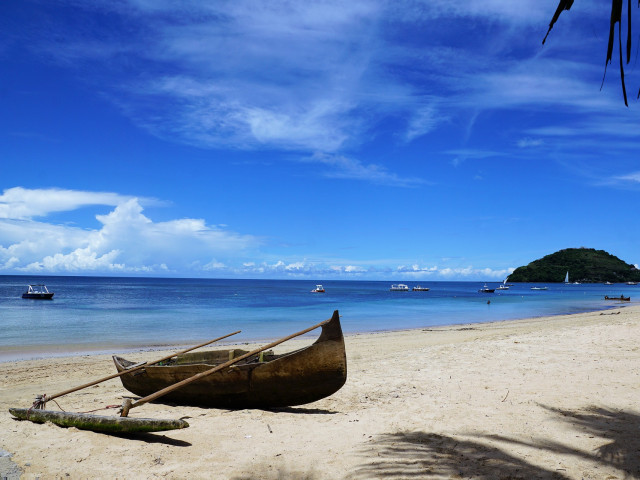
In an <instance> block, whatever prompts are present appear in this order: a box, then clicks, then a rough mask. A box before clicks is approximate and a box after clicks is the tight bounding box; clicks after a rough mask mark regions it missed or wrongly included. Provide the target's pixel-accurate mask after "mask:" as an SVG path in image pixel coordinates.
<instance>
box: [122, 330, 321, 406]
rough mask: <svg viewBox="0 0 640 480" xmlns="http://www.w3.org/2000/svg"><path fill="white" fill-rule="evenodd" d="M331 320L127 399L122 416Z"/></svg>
mask: <svg viewBox="0 0 640 480" xmlns="http://www.w3.org/2000/svg"><path fill="white" fill-rule="evenodd" d="M330 321H331V319H329V320H325V321H323V322H320V323H318V324H317V325H314V326H313V327H309V328H305V329H304V330H301V331H300V332H298V333H294V334H292V335H289V336H288V337H285V338H281V339H280V340H277V341H275V342H272V343H270V344H269V345H265V346H264V347H260V348H256V349H255V350H252V351H250V352H249V353H245V354H244V355H240V356H239V357H237V358H234V359H233V360H229V361H228V362H225V363H223V364H221V365H218V366H217V367H213V368H211V369H209V370H205V371H204V372H200V373H197V374H195V375H194V376H192V377H189V378H185V379H184V380H182V381H180V382H177V383H174V384H173V385H169V386H168V387H165V388H163V389H162V390H158V391H157V392H155V393H152V394H151V395H148V396H146V397H144V398H141V399H139V400H136V401H135V402H131V400H130V399H127V400H125V402H124V404H123V405H122V411H121V413H120V416H121V417H126V416H127V415H128V414H129V410H131V409H132V408H135V407H139V406H140V405H144V404H145V403H148V402H152V401H154V400H157V399H158V398H160V397H162V396H163V395H166V394H167V393H170V392H173V391H174V390H177V389H178V388H180V387H184V386H185V385H187V384H189V383H191V382H195V381H196V380H200V379H201V378H202V377H206V376H208V375H211V374H212V373H215V372H217V371H219V370H222V369H223V368H227V367H229V366H231V365H233V364H234V363H237V362H239V361H240V360H244V359H245V358H247V357H250V356H251V355H255V354H256V353H260V352H262V351H264V350H267V349H268V348H272V347H275V346H276V345H280V344H281V343H284V342H286V341H287V340H291V339H292V338H295V337H299V336H300V335H304V334H305V333H308V332H310V331H311V330H315V329H316V328H318V327H321V326H323V325H325V324H326V323H329V322H330Z"/></svg>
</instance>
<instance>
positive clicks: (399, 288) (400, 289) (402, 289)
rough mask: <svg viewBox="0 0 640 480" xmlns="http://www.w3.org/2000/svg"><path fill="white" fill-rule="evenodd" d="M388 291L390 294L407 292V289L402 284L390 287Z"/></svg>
mask: <svg viewBox="0 0 640 480" xmlns="http://www.w3.org/2000/svg"><path fill="white" fill-rule="evenodd" d="M389 290H390V291H391V292H408V291H409V287H408V286H407V285H405V284H404V283H399V284H397V285H391V288H390V289H389Z"/></svg>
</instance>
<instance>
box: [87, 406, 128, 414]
mask: <svg viewBox="0 0 640 480" xmlns="http://www.w3.org/2000/svg"><path fill="white" fill-rule="evenodd" d="M110 408H120V405H107V406H105V407H102V408H96V409H95V410H87V411H86V412H78V413H93V412H98V411H100V410H108V409H110Z"/></svg>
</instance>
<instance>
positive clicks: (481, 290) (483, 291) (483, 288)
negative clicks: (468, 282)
mask: <svg viewBox="0 0 640 480" xmlns="http://www.w3.org/2000/svg"><path fill="white" fill-rule="evenodd" d="M495 291H496V289H495V288H489V287H488V286H487V284H486V283H485V284H484V287H482V288H481V289H480V290H478V292H480V293H493V292H495Z"/></svg>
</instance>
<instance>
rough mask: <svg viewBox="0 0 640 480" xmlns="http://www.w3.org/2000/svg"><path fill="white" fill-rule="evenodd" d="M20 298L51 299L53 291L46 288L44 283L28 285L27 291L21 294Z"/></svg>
mask: <svg viewBox="0 0 640 480" xmlns="http://www.w3.org/2000/svg"><path fill="white" fill-rule="evenodd" d="M22 298H31V299H34V300H51V299H52V298H53V292H50V291H49V290H47V286H46V285H42V284H40V285H29V286H28V288H27V291H26V292H24V293H23V294H22Z"/></svg>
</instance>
